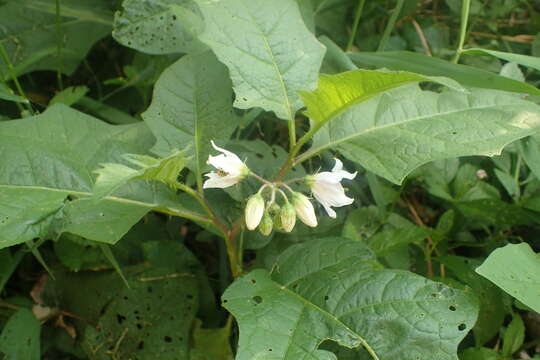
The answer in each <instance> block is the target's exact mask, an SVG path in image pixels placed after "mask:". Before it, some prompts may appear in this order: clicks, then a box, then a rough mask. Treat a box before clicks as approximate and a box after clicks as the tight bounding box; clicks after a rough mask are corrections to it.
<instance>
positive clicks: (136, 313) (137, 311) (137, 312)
mask: <svg viewBox="0 0 540 360" xmlns="http://www.w3.org/2000/svg"><path fill="white" fill-rule="evenodd" d="M126 300H127V299H126ZM133 313H134V314H135V315H139V310H135V311H134V312H133Z"/></svg>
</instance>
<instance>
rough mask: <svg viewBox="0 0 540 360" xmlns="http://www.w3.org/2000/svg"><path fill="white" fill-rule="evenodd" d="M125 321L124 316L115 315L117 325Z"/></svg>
mask: <svg viewBox="0 0 540 360" xmlns="http://www.w3.org/2000/svg"><path fill="white" fill-rule="evenodd" d="M126 319H127V318H126V317H125V316H124V315H121V314H116V321H118V324H122V323H123V322H124V320H126Z"/></svg>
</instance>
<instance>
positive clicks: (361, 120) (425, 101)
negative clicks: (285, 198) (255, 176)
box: [297, 86, 540, 183]
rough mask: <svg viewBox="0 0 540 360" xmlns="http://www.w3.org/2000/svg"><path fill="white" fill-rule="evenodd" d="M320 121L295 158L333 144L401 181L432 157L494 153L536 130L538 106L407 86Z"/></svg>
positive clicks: (498, 96)
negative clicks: (306, 148)
mask: <svg viewBox="0 0 540 360" xmlns="http://www.w3.org/2000/svg"><path fill="white" fill-rule="evenodd" d="M308 111H310V110H309V108H308ZM329 113H330V114H331V113H332V112H329ZM323 121H324V124H325V125H324V126H322V127H321V128H320V130H319V131H318V132H317V133H316V134H315V137H314V143H313V146H312V148H311V149H310V150H309V151H308V152H306V153H305V154H303V155H301V156H300V157H299V158H298V159H297V161H298V162H299V161H302V160H304V159H306V158H309V157H311V156H313V155H316V154H318V153H320V152H322V151H324V150H326V149H335V150H339V151H340V152H341V153H342V154H343V155H345V156H346V157H347V158H349V159H350V160H353V161H356V162H358V163H359V164H361V165H362V166H364V167H365V168H367V169H368V170H370V171H372V172H374V173H376V174H378V175H380V176H382V177H385V178H386V179H388V180H390V181H392V182H395V183H401V181H403V179H404V178H405V176H407V174H409V173H410V172H411V171H412V170H414V169H415V168H417V167H419V166H420V165H422V164H425V163H428V162H430V161H433V160H438V159H444V158H449V157H457V156H468V155H486V156H493V155H497V154H499V153H500V152H501V151H502V149H503V147H504V146H506V145H507V144H508V143H510V142H512V141H514V140H517V139H519V138H522V137H525V136H527V135H531V134H533V133H535V131H536V129H537V128H538V126H540V107H539V106H538V105H535V104H533V103H531V102H527V101H524V100H520V99H516V97H515V96H512V95H508V94H505V93H501V92H498V91H489V90H480V89H475V90H473V91H472V92H471V93H470V94H464V93H459V92H453V91H447V92H444V93H442V94H437V93H434V92H430V91H420V89H418V88H413V87H410V86H409V87H407V88H402V89H396V90H394V91H392V92H390V93H385V94H382V95H381V96H379V97H376V98H373V99H371V100H369V101H367V102H364V103H362V104H359V105H356V106H349V107H348V108H347V109H345V110H344V111H342V112H341V113H340V114H339V115H338V116H336V117H334V118H331V119H326V118H324V119H323ZM314 126H317V124H315V125H314ZM315 129H316V128H315Z"/></svg>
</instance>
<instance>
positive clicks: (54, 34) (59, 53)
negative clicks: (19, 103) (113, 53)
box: [0, 0, 112, 75]
mask: <svg viewBox="0 0 540 360" xmlns="http://www.w3.org/2000/svg"><path fill="white" fill-rule="evenodd" d="M0 23H1V24H2V27H1V31H0V45H2V46H3V47H4V49H5V50H6V52H7V53H8V56H9V60H10V62H11V63H12V64H13V66H14V67H15V73H16V74H18V75H21V74H24V73H27V72H30V71H34V70H54V71H57V70H59V71H61V72H62V73H64V74H67V75H70V74H72V73H73V72H74V71H75V69H76V68H77V66H78V65H79V63H80V62H81V61H82V60H83V59H84V58H85V57H86V54H87V53H88V51H89V50H90V48H91V47H92V45H93V44H94V43H96V42H97V41H98V40H99V39H101V38H103V37H105V36H107V35H108V34H110V32H111V23H112V11H111V7H110V2H109V1H106V0H96V1H92V2H88V1H83V0H65V1H62V2H61V3H60V22H58V21H57V18H56V5H55V3H54V1H48V0H17V1H8V2H7V3H6V4H4V5H1V4H0ZM59 30H60V31H62V44H61V48H60V49H59V48H58V31H59ZM2 73H3V74H10V72H9V70H8V68H7V66H6V64H4V62H3V61H0V74H2Z"/></svg>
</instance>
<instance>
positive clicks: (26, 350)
mask: <svg viewBox="0 0 540 360" xmlns="http://www.w3.org/2000/svg"><path fill="white" fill-rule="evenodd" d="M40 332H41V324H40V323H39V321H38V320H37V319H36V317H35V316H34V314H32V311H30V310H28V309H21V310H18V311H17V312H16V313H14V314H13V315H12V316H11V317H10V318H9V320H8V322H7V323H6V325H5V326H4V328H3V329H2V333H1V334H0V354H4V359H5V360H19V359H20V360H22V359H24V360H39V359H41V349H40V339H39V337H40Z"/></svg>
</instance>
